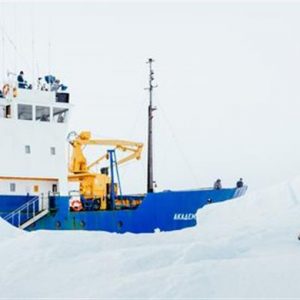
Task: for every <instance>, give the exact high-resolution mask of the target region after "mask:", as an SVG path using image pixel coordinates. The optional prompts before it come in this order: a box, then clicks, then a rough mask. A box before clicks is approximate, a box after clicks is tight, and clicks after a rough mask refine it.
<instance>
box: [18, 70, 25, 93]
mask: <svg viewBox="0 0 300 300" xmlns="http://www.w3.org/2000/svg"><path fill="white" fill-rule="evenodd" d="M17 80H18V87H19V88H20V89H26V88H27V82H26V81H25V80H24V72H23V71H21V72H20V74H19V75H18V77H17Z"/></svg>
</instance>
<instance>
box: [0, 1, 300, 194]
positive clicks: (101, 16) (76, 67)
mask: <svg viewBox="0 0 300 300" xmlns="http://www.w3.org/2000/svg"><path fill="white" fill-rule="evenodd" d="M0 7H1V12H0V13H1V20H0V24H1V26H2V28H4V30H5V32H6V34H5V39H4V47H3V39H2V38H1V47H0V53H1V54H0V55H1V56H0V66H1V71H2V72H1V75H2V74H3V71H4V72H6V70H8V69H9V70H12V71H16V72H18V71H19V70H20V69H22V70H24V71H25V77H27V79H28V80H29V81H31V80H32V78H33V77H34V78H36V77H37V76H38V75H45V74H46V73H49V71H51V72H52V73H53V74H54V75H56V76H57V77H59V78H60V79H61V80H62V81H63V82H64V83H65V84H66V85H68V86H69V87H70V91H71V100H72V103H73V104H74V105H75V107H74V111H73V115H72V119H71V129H76V130H78V131H79V130H81V129H89V130H91V131H92V132H93V133H94V135H95V136H97V137H111V138H122V139H129V140H136V141H142V142H145V141H146V113H147V93H146V91H144V87H145V86H146V85H147V79H148V78H147V76H148V69H147V67H148V66H147V65H146V64H145V61H146V59H147V58H148V57H153V58H154V59H155V60H156V62H155V64H154V68H155V73H156V76H155V78H156V82H157V83H158V84H159V87H158V88H157V89H156V90H155V95H154V102H155V104H156V105H157V106H158V111H157V112H156V114H155V128H154V132H155V179H156V181H157V184H158V188H159V189H161V190H163V189H188V188H196V187H199V186H210V185H212V183H213V181H214V180H215V179H216V178H218V177H219V178H221V179H222V180H223V185H224V186H232V185H234V184H235V181H236V180H237V179H238V178H239V177H243V178H244V179H245V181H246V183H247V184H249V185H250V187H251V189H252V190H255V189H260V188H262V187H263V186H266V185H271V184H275V183H277V182H279V181H283V180H286V179H289V178H291V177H294V176H295V175H298V174H299V173H300V134H299V128H300V126H299V125H300V118H299V117H300V85H299V82H300V4H299V3H296V2H294V3H290V4H285V3H281V4H280V3H277V4H273V3H271V2H268V3H264V4H260V3H248V4H247V3H235V4H234V3H229V4H227V3H225V2H222V3H211V4H209V3H203V2H201V3H200V2H199V3H198V2H195V1H194V2H191V3H183V2H182V3H179V2H177V3H172V2H165V3H163V2H161V3H160V2H154V3H152V4H151V3H147V2H144V3H140V4H138V3H134V2H131V3H130V2H127V3H124V2H123V3H117V2H113V3H105V2H102V3H95V2H91V3H87V2H82V3H71V2H68V3H49V4H47V3H44V4H37V3H36V4H31V3H19V4H18V3H12V4H3V3H2V4H1V6H0ZM2 32H3V31H2ZM1 36H3V34H1ZM8 36H9V38H10V40H9V39H8ZM12 43H13V44H14V45H15V47H16V48H15V47H14V46H12ZM49 45H50V47H49ZM3 49H4V50H5V51H4V55H3ZM15 49H17V51H15ZM3 61H4V62H5V63H4V66H3ZM32 66H34V68H33V67H32ZM33 69H34V71H33ZM144 158H146V152H144ZM121 170H122V174H123V184H124V185H125V187H124V188H125V190H126V191H131V192H136V191H143V190H144V187H145V183H146V163H145V160H143V162H142V163H141V162H135V163H132V164H130V165H129V166H128V167H123V168H121Z"/></svg>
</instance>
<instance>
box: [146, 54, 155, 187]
mask: <svg viewBox="0 0 300 300" xmlns="http://www.w3.org/2000/svg"><path fill="white" fill-rule="evenodd" d="M153 62H154V60H153V59H152V58H149V59H148V61H147V64H149V87H148V88H147V90H149V106H148V163H147V192H148V193H153V192H154V188H153V183H154V181H153V136H152V120H153V111H155V110H156V108H155V107H153V103H152V91H153V89H154V88H156V87H157V86H154V85H153V81H154V76H153V75H154V72H153V69H152V63H153Z"/></svg>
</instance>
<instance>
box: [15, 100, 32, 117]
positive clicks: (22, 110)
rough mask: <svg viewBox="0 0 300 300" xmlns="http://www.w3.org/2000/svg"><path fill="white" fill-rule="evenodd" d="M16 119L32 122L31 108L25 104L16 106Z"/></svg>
mask: <svg viewBox="0 0 300 300" xmlns="http://www.w3.org/2000/svg"><path fill="white" fill-rule="evenodd" d="M18 119H19V120H32V106H31V105H27V104H18Z"/></svg>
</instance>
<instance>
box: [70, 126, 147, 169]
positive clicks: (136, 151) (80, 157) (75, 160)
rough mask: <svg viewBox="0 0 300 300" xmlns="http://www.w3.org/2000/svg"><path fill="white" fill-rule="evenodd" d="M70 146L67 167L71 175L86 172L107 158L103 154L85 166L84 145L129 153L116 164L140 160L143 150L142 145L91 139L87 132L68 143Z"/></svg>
mask: <svg viewBox="0 0 300 300" xmlns="http://www.w3.org/2000/svg"><path fill="white" fill-rule="evenodd" d="M70 144H71V145H72V146H73V155H72V162H71V164H70V167H69V170H70V171H71V172H72V173H81V172H88V170H89V169H90V168H92V167H93V166H95V165H97V164H98V163H99V162H101V161H102V160H103V159H105V158H107V154H105V155H103V156H101V157H99V158H98V159H97V160H95V161H94V162H92V163H91V164H89V165H87V160H86V158H85V156H84V154H83V152H82V147H83V146H85V145H97V146H115V147H116V149H120V150H122V151H124V152H125V151H129V152H131V154H130V155H128V156H126V157H124V158H122V159H120V160H119V161H118V164H122V163H125V162H127V161H129V160H132V159H140V157H141V152H142V149H143V144H142V143H137V142H131V141H126V140H112V139H103V140H101V139H91V133H90V132H88V131H83V132H81V133H80V134H79V135H78V136H77V137H76V138H75V139H74V140H73V141H70Z"/></svg>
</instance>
